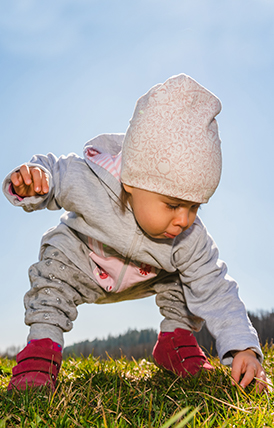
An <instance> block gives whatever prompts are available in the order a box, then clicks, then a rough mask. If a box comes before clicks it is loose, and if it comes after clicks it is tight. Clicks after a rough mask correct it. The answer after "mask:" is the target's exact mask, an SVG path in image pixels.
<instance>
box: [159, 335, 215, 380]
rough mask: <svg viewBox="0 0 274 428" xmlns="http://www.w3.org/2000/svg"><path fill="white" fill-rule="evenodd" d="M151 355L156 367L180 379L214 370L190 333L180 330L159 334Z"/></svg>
mask: <svg viewBox="0 0 274 428" xmlns="http://www.w3.org/2000/svg"><path fill="white" fill-rule="evenodd" d="M152 355H153V357H154V360H155V362H156V364H157V365H158V366H161V367H164V368H165V369H167V370H169V371H171V372H173V373H175V374H176V375H178V376H181V377H186V376H189V375H195V374H196V373H198V372H199V371H200V370H214V369H213V367H212V365H211V364H210V363H209V361H208V360H207V358H206V356H205V354H204V353H203V351H202V350H201V348H200V346H199V345H198V343H197V341H196V339H195V337H194V335H193V334H192V333H191V331H188V330H184V329H182V328H176V330H174V332H173V333H162V332H160V333H159V336H158V340H157V343H156V345H155V346H154V349H153V352H152Z"/></svg>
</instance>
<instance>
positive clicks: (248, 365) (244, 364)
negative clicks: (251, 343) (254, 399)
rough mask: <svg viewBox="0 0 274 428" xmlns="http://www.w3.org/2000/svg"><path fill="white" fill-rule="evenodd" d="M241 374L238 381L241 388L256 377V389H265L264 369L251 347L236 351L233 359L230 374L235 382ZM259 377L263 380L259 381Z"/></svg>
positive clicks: (259, 390) (260, 390)
mask: <svg viewBox="0 0 274 428" xmlns="http://www.w3.org/2000/svg"><path fill="white" fill-rule="evenodd" d="M242 374H244V377H243V378H242V380H241V383H240V386H241V387H242V388H245V387H246V386H247V385H249V384H250V382H252V380H253V379H254V377H256V378H257V379H256V390H257V391H258V392H262V391H263V389H265V388H266V389H267V385H266V383H265V382H266V380H267V379H266V375H265V371H264V369H263V368H262V366H261V364H260V363H259V361H258V359H257V358H256V354H255V352H253V351H252V350H251V349H246V350H245V351H240V352H238V353H237V354H236V355H235V357H234V359H233V363H232V372H231V375H232V377H233V379H234V380H235V381H236V382H237V383H238V382H239V381H240V377H241V375H242ZM260 379H261V380H262V381H263V382H260Z"/></svg>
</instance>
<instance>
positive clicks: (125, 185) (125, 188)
mask: <svg viewBox="0 0 274 428" xmlns="http://www.w3.org/2000/svg"><path fill="white" fill-rule="evenodd" d="M123 188H124V190H125V191H126V192H127V193H129V194H131V193H132V189H133V187H132V186H129V185H128V184H124V183H123Z"/></svg>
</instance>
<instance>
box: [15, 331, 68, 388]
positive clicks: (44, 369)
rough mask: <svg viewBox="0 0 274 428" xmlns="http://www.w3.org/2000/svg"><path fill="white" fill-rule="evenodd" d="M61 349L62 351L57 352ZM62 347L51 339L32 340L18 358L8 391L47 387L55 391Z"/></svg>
mask: <svg viewBox="0 0 274 428" xmlns="http://www.w3.org/2000/svg"><path fill="white" fill-rule="evenodd" d="M59 347H60V351H59V350H56V349H58V348H59ZM61 350H62V348H61V346H60V345H58V344H57V343H55V342H53V341H52V340H51V339H39V340H32V341H31V342H30V343H29V344H28V345H27V346H26V347H25V348H24V349H23V350H22V351H21V352H19V354H18V355H17V357H16V361H17V363H18V365H17V366H15V367H13V369H12V375H13V376H12V378H11V381H10V383H9V385H8V391H12V390H13V389H17V390H20V391H24V390H25V389H26V388H27V387H28V388H37V387H41V386H47V387H48V388H50V389H51V390H52V391H54V390H55V386H56V379H57V375H58V373H59V370H60V367H61V362H62V353H61Z"/></svg>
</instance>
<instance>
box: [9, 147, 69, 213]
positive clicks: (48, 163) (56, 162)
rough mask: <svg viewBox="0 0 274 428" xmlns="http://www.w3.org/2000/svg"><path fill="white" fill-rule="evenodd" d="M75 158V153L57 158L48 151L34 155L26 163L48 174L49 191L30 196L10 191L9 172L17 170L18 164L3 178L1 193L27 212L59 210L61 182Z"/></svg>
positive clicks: (60, 205) (60, 206)
mask: <svg viewBox="0 0 274 428" xmlns="http://www.w3.org/2000/svg"><path fill="white" fill-rule="evenodd" d="M75 158H77V156H76V155H74V154H71V155H69V156H67V157H65V156H61V157H60V158H59V159H58V158H57V157H56V156H55V155H53V154H52V153H49V154H48V155H47V156H44V155H35V156H33V157H32V159H31V160H30V161H29V162H27V163H26V165H28V166H29V167H39V168H41V169H42V170H43V171H45V172H46V173H47V174H48V176H49V192H48V193H47V194H46V195H43V196H40V195H37V196H31V197H25V198H21V197H19V196H17V195H16V194H13V193H12V192H11V180H10V177H11V174H12V173H13V172H15V171H18V170H19V168H20V166H19V167H17V168H15V169H14V170H12V171H11V172H10V173H9V174H8V175H7V176H6V178H5V179H4V182H3V186H2V189H3V193H4V195H5V196H6V197H7V199H8V200H9V201H10V202H11V203H12V204H13V205H15V206H18V207H22V208H23V209H24V210H25V211H27V212H32V211H36V210H42V209H44V208H47V209H49V210H59V209H61V208H62V204H61V203H60V195H61V183H62V180H63V179H64V177H65V176H66V174H67V170H68V166H69V165H70V164H71V161H72V160H73V159H75Z"/></svg>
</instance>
